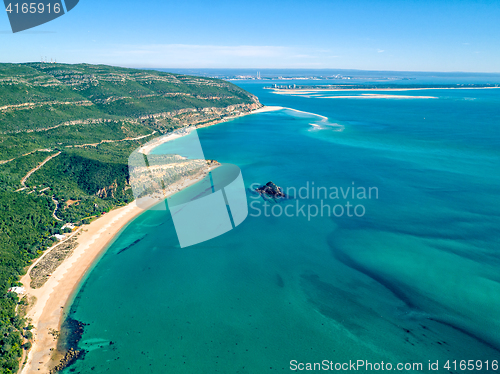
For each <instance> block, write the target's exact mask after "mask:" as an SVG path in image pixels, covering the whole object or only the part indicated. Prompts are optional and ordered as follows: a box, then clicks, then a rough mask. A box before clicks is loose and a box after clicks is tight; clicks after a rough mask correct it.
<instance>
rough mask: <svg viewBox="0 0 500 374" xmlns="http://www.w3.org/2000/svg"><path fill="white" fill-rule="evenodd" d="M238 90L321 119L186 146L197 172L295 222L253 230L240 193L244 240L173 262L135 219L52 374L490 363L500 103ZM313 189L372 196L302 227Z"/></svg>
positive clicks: (218, 131)
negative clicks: (237, 171)
mask: <svg viewBox="0 0 500 374" xmlns="http://www.w3.org/2000/svg"><path fill="white" fill-rule="evenodd" d="M429 79H430V78H429ZM241 86H242V87H243V88H245V89H247V90H249V91H251V92H253V93H255V94H256V95H257V96H258V97H259V98H260V100H261V102H263V103H264V104H267V105H282V106H285V107H291V108H295V109H299V110H303V111H307V112H311V113H317V114H320V115H323V116H326V117H328V121H323V120H322V119H321V118H319V117H316V116H313V115H307V114H300V113H296V112H292V111H287V110H284V111H278V112H270V113H262V114H254V115H250V116H246V117H242V118H239V119H236V120H233V121H231V122H228V123H224V124H220V125H216V126H212V127H209V128H205V129H201V130H198V134H199V137H200V139H201V142H202V145H203V149H204V152H205V157H206V158H207V159H216V160H218V161H220V162H227V163H233V164H236V165H238V166H239V167H240V168H241V170H242V172H243V177H244V180H245V185H246V186H247V187H250V186H251V185H252V184H253V183H259V184H264V183H266V182H268V181H273V182H275V183H276V184H278V185H279V186H282V187H284V188H285V189H286V188H290V187H294V188H295V189H296V193H293V190H290V191H291V192H292V193H291V194H293V195H294V198H293V199H291V200H288V201H285V202H282V203H280V204H274V205H269V207H268V209H274V211H275V212H278V213H279V209H283V208H285V207H286V206H287V205H291V206H292V209H290V212H291V211H294V210H293V207H295V204H302V205H305V206H306V208H305V209H306V216H304V215H301V214H300V213H298V214H295V213H296V212H295V211H294V214H292V217H287V216H285V215H284V214H281V215H280V216H276V215H277V214H276V215H275V216H273V215H271V214H270V215H269V216H268V217H266V216H265V215H264V213H263V209H264V206H263V201H262V200H261V199H258V198H256V196H254V195H252V194H251V193H249V194H248V197H249V198H248V200H249V204H253V205H250V209H249V213H250V215H249V217H248V218H247V219H246V221H245V222H243V223H242V224H241V225H240V226H238V227H236V228H235V229H233V230H231V231H230V232H228V233H226V234H224V235H222V236H220V237H217V238H215V239H212V240H210V241H208V242H205V243H202V244H198V245H195V246H192V247H187V248H182V249H181V248H180V246H179V244H178V240H177V237H176V233H175V231H174V228H173V223H172V219H171V217H170V214H169V212H165V211H149V212H146V213H144V214H142V215H141V216H139V217H138V218H137V219H136V220H134V221H133V222H132V223H130V224H129V225H128V226H127V227H126V228H125V229H124V230H123V231H122V233H121V234H120V235H119V236H118V237H117V238H116V240H115V241H114V242H113V243H112V244H111V245H110V247H109V248H108V250H107V252H106V253H105V254H104V256H103V257H102V259H101V260H100V261H99V262H98V263H97V264H96V266H95V268H94V269H93V271H92V272H91V273H90V275H89V276H88V277H87V279H86V280H85V282H84V283H83V284H82V286H81V289H80V291H79V292H78V294H77V296H76V298H75V301H74V303H73V305H72V307H71V311H70V315H71V317H73V318H75V319H78V320H80V321H82V322H84V323H87V324H89V325H88V326H86V328H85V333H84V335H83V337H82V340H81V341H80V347H81V348H83V349H86V350H87V351H88V353H87V354H86V356H85V359H84V360H81V361H78V362H77V363H76V364H74V365H73V366H72V367H71V368H70V369H66V371H65V372H66V373H69V372H70V371H73V372H77V373H78V372H79V373H117V374H118V373H120V374H121V373H134V374H135V373H137V374H142V373H252V374H253V373H273V372H289V371H290V361H291V360H297V361H298V362H319V361H321V360H330V361H333V362H340V363H343V362H348V361H349V360H353V361H354V360H369V361H370V362H373V363H375V362H381V361H384V362H385V363H387V362H390V363H392V364H394V365H395V364H397V363H406V362H416V363H423V364H424V371H427V370H426V369H427V365H428V361H429V360H431V361H432V362H436V360H439V363H440V370H439V372H443V373H444V372H449V371H450V370H445V369H443V367H442V366H443V365H444V364H445V362H446V361H447V360H483V361H485V360H489V361H490V362H491V360H495V359H496V360H498V359H500V351H499V350H500V320H499V319H498V316H499V315H500V272H499V265H500V252H499V248H500V245H499V244H500V239H499V238H500V235H499V227H500V213H499V212H500V209H499V208H500V197H499V187H500V176H499V173H498V170H499V166H500V150H499V149H500V148H499V147H500V128H499V126H500V110H499V109H498V108H500V90H496V89H490V90H485V89H483V90H477V89H476V90H426V91H407V92H403V91H398V92H393V93H388V94H394V95H410V96H432V97H436V99H417V98H405V99H403V98H400V99H359V98H328V96H338V95H341V94H345V93H341V94H339V93H338V92H330V93H326V92H323V93H320V94H313V95H301V96H287V95H277V94H273V93H272V92H271V91H269V90H264V89H262V87H263V84H262V83H260V82H257V83H256V82H246V83H245V82H243V83H241ZM361 93H362V92H361ZM382 93H383V92H382ZM357 94H360V93H356V95H357ZM350 95H352V93H350ZM313 125H316V126H313ZM313 182H314V186H315V187H325V188H327V189H328V191H332V190H331V189H330V188H334V187H336V188H338V189H339V190H340V189H341V188H342V189H343V191H346V190H347V188H353V187H354V188H356V192H358V191H360V190H359V188H366V189H367V190H368V188H370V187H371V188H373V189H372V191H373V194H372V198H371V199H361V198H358V196H355V198H352V195H351V194H350V193H348V194H347V195H348V196H346V198H345V199H344V198H342V196H340V198H339V199H323V200H324V201H323V203H324V204H329V205H330V206H331V207H333V206H335V205H343V206H345V205H346V203H347V202H349V203H350V204H352V205H353V206H356V205H362V206H363V208H364V210H363V212H364V214H363V215H361V214H360V216H359V217H358V216H356V215H355V214H351V215H352V217H349V216H347V214H344V215H341V216H338V217H336V216H335V215H331V216H330V217H328V216H327V215H326V214H325V215H323V216H322V217H321V216H320V215H318V216H316V217H309V218H308V217H307V206H309V205H310V206H321V205H320V204H321V203H322V202H321V199H318V198H317V197H316V196H315V197H314V198H313V197H312V196H309V198H308V199H303V198H300V196H298V190H299V188H300V187H304V186H308V185H309V187H311V186H312V184H313ZM193 188H195V187H193ZM349 191H351V190H349ZM375 191H376V192H377V193H376V194H375ZM340 195H341V193H340ZM275 206H278V207H277V208H276V207H275ZM273 207H274V208H273ZM360 209H361V208H358V213H359V212H361V210H360ZM312 210H313V212H314V208H312ZM338 211H339V208H337V212H338ZM258 212H260V213H261V215H260V216H258V217H257V213H258ZM137 240H139V241H138V242H137V243H135V244H134V245H132V246H130V244H132V243H134V242H136V241H137ZM129 246H130V247H129ZM127 247H128V248H127ZM124 248H127V249H126V250H125V251H122V249H124ZM110 342H112V344H110ZM361 371H363V370H361ZM451 371H452V372H460V370H453V369H452V370H451ZM483 372H486V370H484V368H483Z"/></svg>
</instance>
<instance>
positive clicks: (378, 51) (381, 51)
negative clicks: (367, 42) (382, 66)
mask: <svg viewBox="0 0 500 374" xmlns="http://www.w3.org/2000/svg"><path fill="white" fill-rule="evenodd" d="M383 52H385V51H384V50H383V49H377V53H383Z"/></svg>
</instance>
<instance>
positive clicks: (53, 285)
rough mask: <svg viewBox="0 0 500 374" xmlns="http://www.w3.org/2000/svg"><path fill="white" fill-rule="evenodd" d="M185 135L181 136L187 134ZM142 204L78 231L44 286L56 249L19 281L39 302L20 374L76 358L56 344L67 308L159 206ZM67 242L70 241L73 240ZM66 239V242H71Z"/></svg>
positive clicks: (176, 186)
mask: <svg viewBox="0 0 500 374" xmlns="http://www.w3.org/2000/svg"><path fill="white" fill-rule="evenodd" d="M282 109H288V108H283V107H266V106H262V107H260V108H258V109H255V110H253V111H250V112H247V113H243V114H241V115H240V116H242V115H249V114H256V113H264V112H269V111H277V110H282ZM236 117H239V116H233V117H230V118H225V119H223V120H220V121H214V122H213V123H209V124H206V125H204V126H201V127H206V126H211V125H215V124H217V123H220V122H226V121H228V120H230V119H232V118H236ZM188 133H189V132H186V133H185V134H183V135H187V134H188ZM179 137H180V136H178V135H177V136H171V137H163V138H162V140H161V141H159V142H157V143H154V141H153V145H152V146H151V145H150V146H148V147H147V148H146V147H144V148H143V149H142V153H146V154H147V153H149V152H150V151H151V150H152V149H153V148H154V147H157V146H159V145H160V144H163V143H164V142H166V141H171V140H174V139H177V138H179ZM217 166H218V165H215V166H212V167H211V168H210V169H209V170H213V169H214V168H216V167H217ZM204 176H205V174H204V173H201V174H200V175H196V176H190V177H188V178H184V179H182V180H180V181H179V182H177V183H175V184H174V185H173V186H172V188H170V191H171V192H170V194H168V195H166V196H165V197H168V196H171V195H173V194H175V193H177V192H178V191H180V190H182V189H184V188H186V187H188V186H191V185H192V184H194V183H196V182H198V181H199V180H201V179H202V178H203V177H204ZM144 199H146V201H142V202H141V204H140V205H141V207H138V204H137V201H136V200H134V201H133V202H131V203H129V204H127V205H126V206H122V207H119V208H116V209H113V210H111V211H110V212H108V213H107V214H105V215H103V216H101V217H99V218H97V219H95V220H94V221H93V222H91V223H90V224H88V225H84V226H82V227H80V228H78V229H77V230H76V231H75V232H74V233H73V234H72V235H71V237H70V238H75V237H76V246H75V248H74V249H73V250H72V253H71V254H70V255H69V256H68V257H66V258H65V259H64V260H63V261H62V262H60V263H59V264H58V267H57V268H56V269H55V270H53V272H52V273H51V275H50V277H49V279H48V280H47V281H46V282H45V283H44V284H43V285H42V286H41V287H40V288H36V289H34V288H31V286H30V284H31V281H32V279H31V276H30V274H31V272H32V270H33V269H34V268H35V267H36V266H37V265H38V264H39V263H40V261H42V260H43V259H44V257H46V256H47V255H48V254H49V253H50V251H53V250H54V249H55V248H56V246H57V245H60V244H61V243H58V244H57V245H56V246H54V247H52V248H50V249H49V250H47V251H46V252H45V253H44V255H43V256H41V257H39V258H38V259H37V260H36V261H35V262H34V263H33V264H32V265H31V266H30V267H29V269H28V271H27V273H26V275H24V276H23V277H22V278H21V283H22V284H23V286H24V287H25V289H26V296H28V299H30V300H36V301H34V302H33V305H31V307H30V308H29V309H28V311H27V314H26V317H27V318H29V320H30V323H31V324H32V325H33V326H34V329H33V336H34V338H33V341H32V347H31V349H30V350H29V353H28V355H27V357H26V358H25V361H26V362H25V364H24V365H23V368H22V370H21V371H20V373H21V374H29V373H52V372H55V370H54V368H57V369H59V370H60V369H62V368H64V367H66V366H67V365H68V364H70V363H71V362H72V361H73V360H74V359H76V358H77V356H78V354H76V353H75V350H74V347H73V348H71V349H68V350H66V351H59V350H58V347H61V346H63V344H58V339H59V334H60V331H61V326H62V324H63V322H64V318H65V315H64V310H66V307H67V306H69V305H70V303H71V300H72V298H73V297H74V295H75V293H76V292H77V291H78V287H79V285H80V283H81V281H82V280H83V279H84V277H85V276H86V275H87V274H88V272H89V271H90V270H91V268H92V266H93V265H94V264H95V263H96V262H97V261H98V259H99V258H100V256H101V255H102V254H103V252H104V251H105V249H106V248H107V247H108V245H109V244H110V243H111V242H112V241H113V239H114V238H115V237H116V235H118V234H119V232H120V231H121V230H122V229H123V228H124V227H125V226H127V225H128V224H129V223H130V222H131V221H132V220H133V219H134V218H136V217H137V216H138V215H139V214H141V213H142V212H144V211H145V209H144V207H147V208H150V207H152V206H153V205H155V204H157V203H158V199H156V198H151V199H149V201H147V199H148V198H147V197H146V198H144ZM70 238H68V239H70ZM68 239H67V240H68Z"/></svg>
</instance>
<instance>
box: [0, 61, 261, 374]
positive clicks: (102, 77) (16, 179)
mask: <svg viewBox="0 0 500 374" xmlns="http://www.w3.org/2000/svg"><path fill="white" fill-rule="evenodd" d="M260 106H261V105H260V104H259V102H258V100H257V99H256V98H255V97H254V96H253V95H251V94H249V93H247V92H245V91H244V90H242V89H240V88H239V87H237V86H235V85H233V84H231V83H228V82H225V81H221V80H217V79H209V78H198V77H190V76H183V75H177V74H169V73H162V72H157V71H151V70H135V69H125V68H116V67H110V66H102V65H99V66H94V65H84V64H82V65H63V64H47V63H29V64H0V215H1V217H0V296H1V299H0V308H1V309H0V373H11V372H15V371H16V370H17V368H18V366H19V362H18V361H19V357H20V356H21V353H22V349H23V347H22V346H21V345H22V344H23V343H22V342H23V340H22V339H21V334H23V335H25V336H26V337H28V338H29V337H30V333H29V331H28V330H26V329H24V327H26V325H27V323H26V321H24V320H23V318H22V316H18V315H16V306H18V303H19V302H20V300H19V298H18V296H17V295H16V294H15V293H13V292H8V289H9V288H10V287H12V286H17V285H19V284H18V280H19V277H20V275H22V274H23V271H24V270H23V269H25V268H26V266H27V265H28V264H29V263H30V262H31V261H32V260H33V259H34V258H36V257H38V256H40V254H42V253H43V251H44V250H45V249H46V248H48V247H49V246H51V245H52V244H54V243H55V242H56V241H57V239H56V238H55V237H54V236H53V235H55V234H62V233H63V230H62V227H63V225H64V224H65V223H73V224H75V225H81V224H83V223H87V222H89V221H90V220H92V219H94V218H95V217H98V216H100V215H101V214H102V213H103V212H106V211H109V210H110V209H112V208H114V207H116V206H119V205H123V204H126V203H127V202H130V201H132V199H133V196H132V193H131V189H130V186H129V185H128V168H127V159H128V156H129V155H130V153H131V152H132V151H133V150H134V149H135V148H137V147H138V146H140V145H141V144H144V143H146V142H148V141H149V140H151V139H153V138H154V137H155V136H159V135H161V134H162V133H165V132H169V131H172V130H174V129H176V128H179V127H183V126H186V125H193V124H194V125H198V126H203V125H207V124H210V123H214V122H217V121H221V120H223V119H224V118H227V117H230V116H236V115H240V114H243V113H245V112H248V111H250V110H252V109H256V108H258V107H260ZM66 230H67V229H66ZM24 302H25V301H23V303H24Z"/></svg>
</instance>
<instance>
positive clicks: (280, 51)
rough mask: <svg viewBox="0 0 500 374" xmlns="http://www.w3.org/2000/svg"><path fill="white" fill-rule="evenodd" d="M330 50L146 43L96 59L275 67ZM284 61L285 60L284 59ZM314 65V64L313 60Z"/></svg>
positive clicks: (160, 64)
mask: <svg viewBox="0 0 500 374" xmlns="http://www.w3.org/2000/svg"><path fill="white" fill-rule="evenodd" d="M332 52H333V51H331V50H328V49H316V48H309V47H285V46H269V45H236V46H227V45H196V44H149V45H116V46H114V47H111V48H108V49H106V50H101V52H100V56H99V59H100V60H101V61H109V62H110V63H114V64H119V65H127V66H141V67H164V66H165V67H187V68H191V67H224V66H231V67H236V68H237V67H248V66H260V67H274V66H277V65H278V64H279V65H280V66H284V65H286V66H288V67H295V66H304V67H306V66H311V65H312V64H313V63H311V62H309V63H308V62H305V61H304V60H308V59H309V60H314V59H324V58H325V57H327V56H331V55H332ZM284 62H285V63H284ZM314 65H315V64H314Z"/></svg>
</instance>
